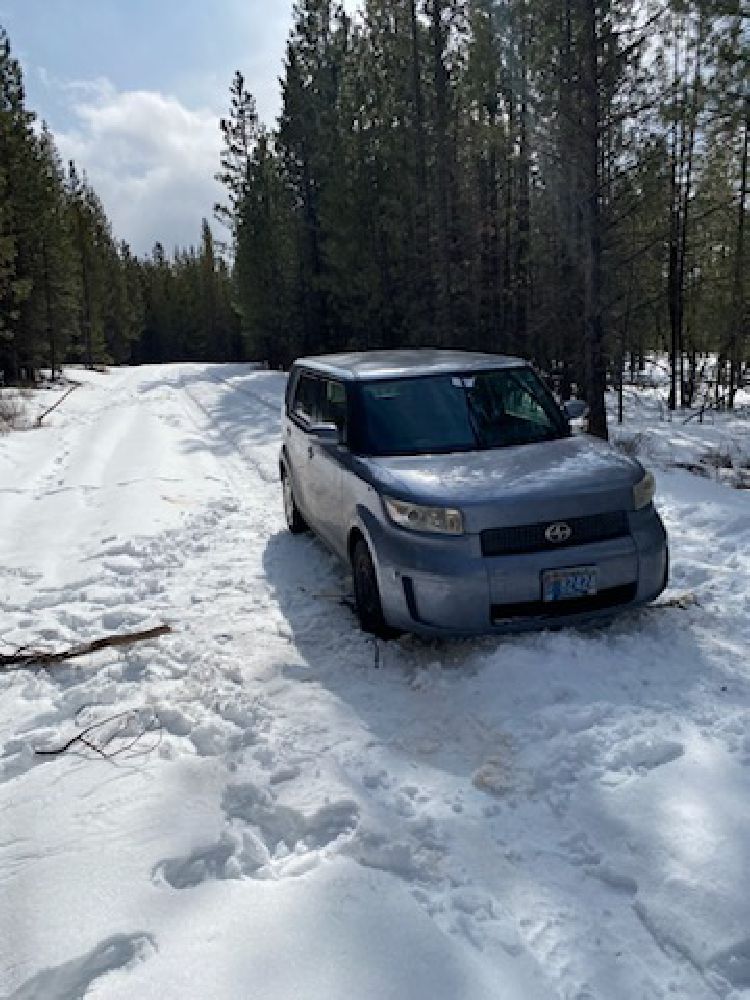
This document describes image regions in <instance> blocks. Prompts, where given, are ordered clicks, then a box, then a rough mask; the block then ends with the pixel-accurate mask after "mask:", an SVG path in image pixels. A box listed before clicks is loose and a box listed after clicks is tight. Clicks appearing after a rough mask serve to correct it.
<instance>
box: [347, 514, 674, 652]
mask: <svg viewBox="0 0 750 1000" xmlns="http://www.w3.org/2000/svg"><path fill="white" fill-rule="evenodd" d="M628 520H629V528H630V533H629V534H628V535H626V536H623V537H621V538H615V539H611V540H609V541H601V542H596V543H592V544H587V545H580V546H573V547H568V548H564V549H560V550H547V551H544V552H533V553H522V554H512V555H498V556H489V557H488V556H483V555H482V553H481V547H480V541H479V536H478V535H464V536H461V537H457V538H450V537H443V536H435V537H432V536H426V535H419V536H416V535H414V536H413V535H411V534H410V533H409V532H407V531H404V530H402V529H399V528H396V527H394V526H392V525H390V524H384V523H382V522H380V521H374V520H373V521H371V523H370V524H368V525H367V531H368V534H369V535H370V540H371V545H372V549H373V553H374V556H375V560H376V563H377V568H378V578H379V583H380V591H381V600H382V604H383V611H384V614H385V616H386V619H387V621H388V622H389V624H390V625H392V626H393V627H395V628H398V629H404V630H406V631H409V632H415V633H418V634H422V635H443V636H469V635H488V634H489V635H502V634H507V633H516V632H525V631H532V630H539V629H544V628H562V627H566V626H568V625H576V624H583V623H586V622H591V621H596V620H597V619H602V618H609V617H611V616H612V615H613V614H615V613H616V612H618V611H620V610H622V609H624V608H629V607H630V608H632V607H637V606H639V605H642V604H646V603H648V602H649V601H652V600H653V599H654V598H655V597H657V596H658V595H659V594H660V593H661V592H662V590H663V589H664V587H665V586H666V583H667V574H668V551H667V537H666V532H665V530H664V526H663V525H662V522H661V519H660V518H659V515H658V514H657V512H656V510H655V509H654V508H653V506H649V507H647V508H645V509H644V510H641V511H635V512H630V513H629V514H628ZM577 566H596V567H597V577H598V579H597V598H596V599H591V600H590V599H586V600H584V601H581V602H580V603H578V602H575V601H571V602H557V603H554V604H549V605H545V604H544V603H543V602H542V594H541V589H542V588H541V578H542V573H543V571H544V570H549V569H564V568H568V567H577Z"/></svg>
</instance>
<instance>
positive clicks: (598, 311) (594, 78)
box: [581, 0, 608, 440]
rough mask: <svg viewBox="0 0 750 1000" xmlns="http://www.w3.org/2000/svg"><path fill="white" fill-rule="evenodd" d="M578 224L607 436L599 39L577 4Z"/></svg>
mask: <svg viewBox="0 0 750 1000" xmlns="http://www.w3.org/2000/svg"><path fill="white" fill-rule="evenodd" d="M582 8H583V11H582V12H583V24H582V27H583V32H582V46H583V52H582V56H583V58H582V66H581V69H582V80H581V83H582V87H581V92H582V115H581V143H582V153H583V155H582V157H581V166H582V171H581V172H582V182H583V191H582V221H583V248H582V250H583V269H584V325H585V336H584V354H585V371H586V399H587V402H588V406H589V431H590V432H591V433H592V434H595V435H596V436H597V437H601V438H604V439H605V440H606V439H607V437H608V431H607V411H606V407H605V399H604V396H605V391H606V387H607V386H606V363H605V356H604V322H603V317H602V223H601V205H600V176H599V165H600V162H601V161H600V157H599V70H598V67H599V38H598V32H597V18H596V4H595V2H594V0H582Z"/></svg>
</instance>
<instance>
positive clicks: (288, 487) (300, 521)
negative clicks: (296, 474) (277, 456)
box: [281, 468, 307, 535]
mask: <svg viewBox="0 0 750 1000" xmlns="http://www.w3.org/2000/svg"><path fill="white" fill-rule="evenodd" d="M281 491H282V494H283V497H284V517H285V518H286V526H287V528H289V530H290V531H291V533H292V534H293V535H301V534H302V533H303V532H304V531H307V521H305V519H304V517H303V516H302V515H301V514H300V512H299V507H298V506H297V501H296V500H295V499H294V489H293V487H292V478H291V476H290V475H289V473H288V472H287V471H286V469H283V468H282V470H281Z"/></svg>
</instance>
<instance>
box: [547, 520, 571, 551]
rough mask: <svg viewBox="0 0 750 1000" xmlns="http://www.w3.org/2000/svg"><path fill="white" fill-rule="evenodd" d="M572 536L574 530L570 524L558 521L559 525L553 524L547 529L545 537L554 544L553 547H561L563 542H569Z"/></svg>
mask: <svg viewBox="0 0 750 1000" xmlns="http://www.w3.org/2000/svg"><path fill="white" fill-rule="evenodd" d="M572 534H573V529H572V528H571V526H570V525H569V524H565V522H564V521H558V522H557V524H551V525H550V526H549V528H547V529H546V531H545V532H544V537H545V538H546V539H547V541H548V542H552V543H553V545H561V544H562V543H563V542H567V541H568V539H569V538H570V536H571V535H572Z"/></svg>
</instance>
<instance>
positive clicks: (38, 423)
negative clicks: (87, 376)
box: [36, 382, 81, 427]
mask: <svg viewBox="0 0 750 1000" xmlns="http://www.w3.org/2000/svg"><path fill="white" fill-rule="evenodd" d="M80 384H81V383H80V382H76V384H75V385H72V386H71V387H70V388H69V389H68V391H67V392H65V393H63V395H62V396H60V398H59V399H58V401H57V402H56V403H55V405H54V406H50V408H49V409H48V410H45V411H44V413H42V414H41V415H40V416H38V417H37V418H36V426H37V427H41V426H42V421H43V420H44V418H45V417H48V416H49V415H50V413H52V411H53V410H56V409H57V408H58V406H60V404H61V403H64V402H65V400H66V399H67V398H68V396H69V395H70V394H71V392H75V391H76V389H77V388H78V387H79V385H80Z"/></svg>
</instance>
